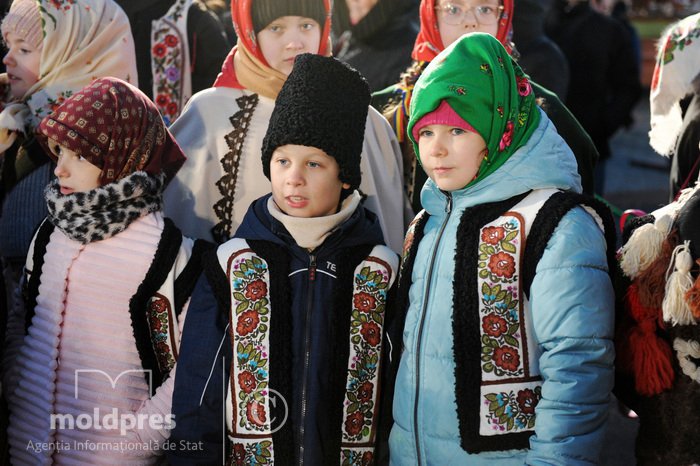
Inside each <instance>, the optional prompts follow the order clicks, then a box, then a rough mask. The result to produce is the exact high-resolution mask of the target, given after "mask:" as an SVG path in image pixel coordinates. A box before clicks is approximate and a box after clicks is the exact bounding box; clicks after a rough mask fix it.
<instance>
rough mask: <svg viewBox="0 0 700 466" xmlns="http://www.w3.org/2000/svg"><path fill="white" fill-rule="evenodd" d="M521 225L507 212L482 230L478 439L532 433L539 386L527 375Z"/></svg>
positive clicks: (511, 213)
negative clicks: (480, 421)
mask: <svg viewBox="0 0 700 466" xmlns="http://www.w3.org/2000/svg"><path fill="white" fill-rule="evenodd" d="M524 233H525V220H524V219H523V218H522V216H521V215H520V214H519V213H517V212H507V213H505V214H503V215H502V216H501V217H500V218H498V219H496V220H495V221H494V222H491V223H490V224H487V225H485V226H484V227H483V228H482V229H481V238H480V241H479V257H478V261H479V262H478V265H477V270H478V279H477V284H478V289H479V290H480V294H481V299H480V302H479V319H480V323H481V328H480V337H481V371H482V374H481V378H482V387H481V405H482V407H481V410H480V412H481V418H482V424H481V427H480V434H481V435H497V434H499V433H515V432H521V431H527V430H534V426H535V406H537V403H538V402H539V400H540V398H541V396H542V395H541V390H542V388H541V385H542V382H541V380H540V378H539V377H538V376H535V377H533V376H532V374H531V373H530V368H529V361H528V352H527V349H528V348H527V336H526V333H527V331H526V328H527V326H526V322H525V315H524V310H523V301H522V298H521V297H522V292H521V284H520V274H519V270H520V262H521V258H522V253H523V251H524V248H525V234H524Z"/></svg>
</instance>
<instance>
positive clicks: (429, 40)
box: [411, 0, 513, 62]
mask: <svg viewBox="0 0 700 466" xmlns="http://www.w3.org/2000/svg"><path fill="white" fill-rule="evenodd" d="M512 27H513V0H503V14H502V15H501V19H500V20H499V21H498V32H497V33H496V39H498V40H499V41H500V42H501V44H503V46H504V47H505V48H506V50H507V51H508V53H509V54H510V53H511V50H512V49H511V46H510V37H511V35H512ZM444 49H445V46H444V45H443V43H442V39H440V30H439V29H438V21H437V15H436V14H435V0H422V1H421V5H420V31H419V32H418V37H416V44H415V45H414V46H413V53H412V54H411V57H412V58H413V59H414V60H416V61H427V62H429V61H432V60H433V58H435V57H436V56H437V54H438V53H440V52H442V51H443V50H444Z"/></svg>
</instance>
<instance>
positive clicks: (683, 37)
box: [652, 20, 700, 89]
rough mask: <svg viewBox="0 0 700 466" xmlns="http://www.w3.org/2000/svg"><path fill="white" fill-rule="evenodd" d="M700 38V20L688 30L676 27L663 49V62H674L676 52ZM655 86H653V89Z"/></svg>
mask: <svg viewBox="0 0 700 466" xmlns="http://www.w3.org/2000/svg"><path fill="white" fill-rule="evenodd" d="M698 38H700V20H699V21H698V22H697V23H696V24H695V26H694V27H692V28H690V29H688V30H687V31H685V30H683V29H682V28H676V29H675V30H674V31H673V32H672V33H671V34H670V35H669V36H668V39H667V40H666V45H665V46H664V51H663V64H664V65H666V64H668V63H670V62H672V61H673V60H674V59H675V56H674V52H682V51H683V49H684V48H685V47H687V46H689V45H690V44H692V43H693V41H694V40H695V39H698ZM655 87H656V86H653V87H652V89H653V88H655Z"/></svg>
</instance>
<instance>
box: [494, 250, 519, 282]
mask: <svg viewBox="0 0 700 466" xmlns="http://www.w3.org/2000/svg"><path fill="white" fill-rule="evenodd" d="M489 269H491V272H493V273H495V274H496V275H498V276H499V277H505V278H511V277H512V276H513V274H514V273H515V259H513V257H511V256H509V255H508V254H506V253H505V252H499V253H496V254H494V255H493V256H491V258H490V259H489Z"/></svg>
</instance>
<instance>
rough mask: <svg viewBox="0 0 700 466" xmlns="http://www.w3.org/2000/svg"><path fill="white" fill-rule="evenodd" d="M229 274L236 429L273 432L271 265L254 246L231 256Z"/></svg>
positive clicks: (250, 431)
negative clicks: (261, 257) (260, 256)
mask: <svg viewBox="0 0 700 466" xmlns="http://www.w3.org/2000/svg"><path fill="white" fill-rule="evenodd" d="M228 276H229V279H230V280H231V316H230V318H231V333H232V334H233V335H232V342H233V346H234V348H236V362H235V364H233V365H232V366H233V370H232V371H231V384H230V386H231V389H232V390H233V392H232V395H233V396H234V397H233V399H234V400H235V401H234V403H237V405H236V407H237V408H238V409H237V410H236V413H235V415H234V421H235V426H232V427H233V432H234V433H236V432H239V433H259V432H264V433H267V434H270V423H269V421H268V416H267V413H269V412H270V409H269V403H268V401H269V400H268V385H269V382H270V374H269V369H270V364H269V359H268V354H269V348H270V341H269V340H270V335H269V328H270V309H269V305H270V301H269V299H268V293H269V289H270V277H269V272H268V266H267V263H266V262H265V261H263V260H262V259H260V258H259V257H258V256H256V255H255V254H254V253H253V252H252V250H250V249H244V250H242V251H239V252H238V253H236V254H234V255H232V256H231V258H230V259H229V273H228ZM237 428H240V431H239V430H238V429H237Z"/></svg>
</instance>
